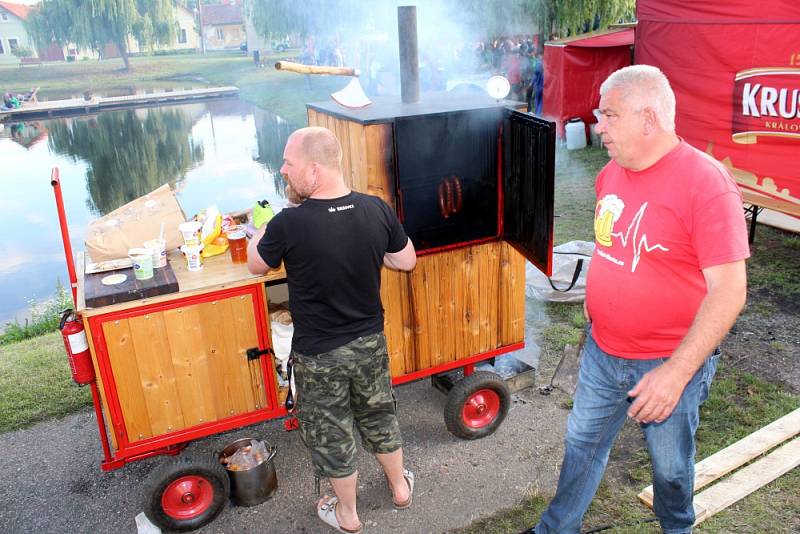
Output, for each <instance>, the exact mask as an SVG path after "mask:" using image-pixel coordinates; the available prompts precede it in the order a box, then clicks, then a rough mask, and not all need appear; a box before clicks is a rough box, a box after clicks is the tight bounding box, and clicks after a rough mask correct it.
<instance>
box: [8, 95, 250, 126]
mask: <svg viewBox="0 0 800 534" xmlns="http://www.w3.org/2000/svg"><path fill="white" fill-rule="evenodd" d="M238 94H239V88H238V87H233V86H226V87H209V88H206V89H186V90H181V91H165V92H161V93H150V94H138V95H130V96H108V97H105V96H95V97H92V98H91V99H89V100H86V99H85V98H72V99H68V100H50V101H44V102H37V103H35V104H25V105H24V106H22V107H21V108H17V109H12V110H2V111H0V122H8V121H13V120H27V119H42V118H50V117H65V116H75V115H84V114H89V113H97V112H99V111H109V110H116V109H126V108H133V107H145V106H147V107H151V106H163V105H166V104H181V103H186V102H193V101H197V100H207V99H211V98H223V97H230V96H236V95H238Z"/></svg>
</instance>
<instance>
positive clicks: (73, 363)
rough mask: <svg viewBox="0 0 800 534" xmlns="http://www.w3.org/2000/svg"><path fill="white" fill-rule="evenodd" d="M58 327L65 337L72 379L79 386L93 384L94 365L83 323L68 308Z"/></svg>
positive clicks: (62, 315)
mask: <svg viewBox="0 0 800 534" xmlns="http://www.w3.org/2000/svg"><path fill="white" fill-rule="evenodd" d="M58 329H59V330H61V337H63V338H64V347H65V348H66V349H67V360H69V368H70V371H72V380H74V381H75V383H76V384H78V385H79V386H85V385H87V384H91V383H92V382H94V367H93V366H92V356H91V354H90V353H89V342H88V341H87V339H86V332H85V331H84V329H83V323H82V322H81V321H80V320H79V319H78V318H77V316H76V315H75V314H74V313H73V312H72V310H71V309H67V310H64V313H62V314H61V323H60V324H59V325H58Z"/></svg>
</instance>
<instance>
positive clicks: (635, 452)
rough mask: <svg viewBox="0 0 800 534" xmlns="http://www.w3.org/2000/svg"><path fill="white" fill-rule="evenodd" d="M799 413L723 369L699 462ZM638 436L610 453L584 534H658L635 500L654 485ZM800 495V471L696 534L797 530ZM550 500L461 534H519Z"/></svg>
mask: <svg viewBox="0 0 800 534" xmlns="http://www.w3.org/2000/svg"><path fill="white" fill-rule="evenodd" d="M798 407H800V396H797V395H792V394H790V393H786V392H784V391H782V390H781V389H780V388H778V387H777V386H774V385H772V384H770V383H768V382H766V381H764V380H761V379H758V378H756V377H754V376H752V375H750V374H748V373H744V372H742V371H739V370H737V369H736V368H734V367H728V366H724V365H721V366H720V368H719V371H718V373H717V377H716V378H715V380H714V385H713V387H712V388H711V392H710V396H709V398H708V400H707V401H706V402H705V404H703V406H702V408H701V415H700V418H701V421H702V424H701V425H700V428H699V430H698V432H697V447H698V452H697V457H698V458H700V459H701V458H705V457H707V456H710V455H711V454H713V453H714V452H716V451H718V450H720V449H722V448H724V447H726V446H728V445H730V444H731V443H734V442H735V441H738V440H739V439H741V438H743V437H744V436H746V435H748V434H750V433H751V432H753V431H755V430H758V429H759V428H761V427H762V426H763V425H764V424H765V423H766V422H769V421H773V420H775V419H777V418H779V417H781V416H782V415H785V414H786V413H789V412H790V411H792V410H794V409H796V408H798ZM639 432H640V431H639V429H638V427H637V426H636V425H634V424H629V425H627V426H626V428H625V429H624V430H623V432H622V435H621V437H620V439H619V440H618V442H617V445H615V448H614V450H613V451H612V460H611V462H610V463H609V471H608V472H607V473H606V476H605V478H604V479H603V482H602V484H601V486H600V489H599V490H598V492H597V495H596V496H595V499H594V501H593V502H592V506H591V507H590V508H589V511H588V512H587V514H586V516H585V518H584V528H586V529H590V528H596V527H599V526H603V525H625V526H617V527H616V528H614V529H613V530H609V532H613V533H615V534H637V533H655V532H660V528H659V527H658V524H657V523H638V524H636V523H637V522H638V521H642V520H647V519H649V518H652V517H653V513H652V511H651V510H650V509H649V508H647V507H645V506H644V505H643V504H641V503H640V502H639V500H638V498H637V497H636V495H637V494H638V493H639V492H640V491H641V490H642V489H643V488H644V487H645V486H647V485H649V484H650V482H651V480H650V462H649V460H648V457H647V451H646V449H645V448H644V447H642V446H641V443H640V440H638V439H635V440H631V439H625V437H626V436H628V437H630V436H634V437H637V435H638V433H639ZM798 492H800V470H798V469H795V470H793V471H791V472H789V473H787V474H785V475H784V476H782V477H780V478H779V479H777V480H775V481H773V482H772V483H770V484H768V485H766V486H764V487H763V488H761V489H760V490H758V491H757V492H755V493H752V494H751V495H749V496H747V497H746V498H744V499H742V500H741V501H739V502H738V503H737V504H735V505H734V506H731V507H730V508H727V509H726V510H723V511H722V512H720V513H719V514H717V515H715V516H713V517H712V518H710V519H708V520H706V521H704V522H703V523H701V524H700V526H699V527H697V528H696V529H695V530H696V532H708V533H715V534H716V533H720V534H721V533H728V532H779V533H783V532H785V533H789V532H798V531H799V530H800V511H798V509H797V503H796V498H797V497H796V496H797V495H798ZM549 497H550V495H542V494H540V493H536V494H532V495H531V496H530V497H528V498H526V499H525V501H524V502H523V503H522V505H521V506H519V507H517V508H514V509H511V510H505V511H503V512H500V513H499V514H497V515H494V516H492V517H491V518H487V519H484V520H481V521H478V522H476V523H473V524H472V525H470V526H469V527H468V528H465V529H463V530H458V531H457V532H458V533H459V534H505V533H509V532H519V531H521V530H523V529H524V528H530V527H531V526H532V525H534V524H535V523H536V521H537V520H538V518H539V516H540V515H541V513H542V512H543V511H544V509H545V508H546V506H547V503H548V501H549Z"/></svg>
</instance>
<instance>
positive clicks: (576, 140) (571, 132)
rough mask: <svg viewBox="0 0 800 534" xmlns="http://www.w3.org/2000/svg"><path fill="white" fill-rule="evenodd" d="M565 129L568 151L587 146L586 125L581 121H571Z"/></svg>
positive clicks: (577, 119)
mask: <svg viewBox="0 0 800 534" xmlns="http://www.w3.org/2000/svg"><path fill="white" fill-rule="evenodd" d="M564 129H565V130H566V132H567V149H569V150H575V149H578V148H584V147H585V146H586V124H584V122H583V121H582V120H581V119H579V118H575V119H570V120H569V122H567V125H566V126H565V127H564Z"/></svg>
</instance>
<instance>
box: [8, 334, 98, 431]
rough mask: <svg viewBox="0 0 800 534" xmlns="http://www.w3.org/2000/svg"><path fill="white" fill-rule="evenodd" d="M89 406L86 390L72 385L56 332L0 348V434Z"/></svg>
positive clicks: (90, 397)
mask: <svg viewBox="0 0 800 534" xmlns="http://www.w3.org/2000/svg"><path fill="white" fill-rule="evenodd" d="M91 403H92V396H91V393H90V392H89V389H88V388H79V387H78V386H76V385H75V383H74V382H72V376H71V374H70V371H69V365H68V363H67V356H66V354H65V353H64V343H63V341H62V340H61V334H59V333H58V332H52V333H50V334H46V335H42V336H38V337H35V338H33V339H27V340H24V341H20V342H18V343H13V344H10V345H3V346H0V433H3V432H10V431H12V430H19V429H21V428H25V427H28V426H30V425H32V424H33V423H36V422H39V421H45V420H47V419H51V418H53V417H62V416H64V415H68V414H71V413H73V412H75V411H76V410H78V409H80V408H83V407H84V406H88V405H90V404H91Z"/></svg>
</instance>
